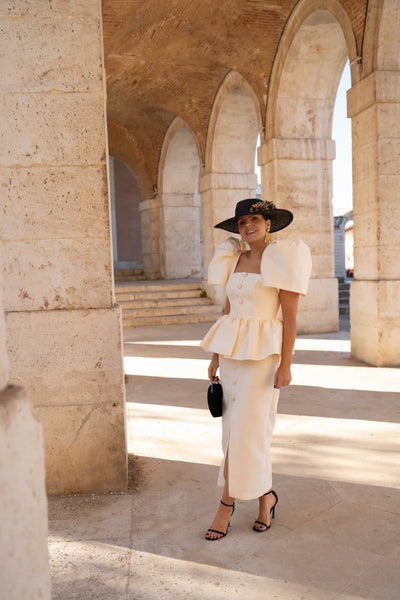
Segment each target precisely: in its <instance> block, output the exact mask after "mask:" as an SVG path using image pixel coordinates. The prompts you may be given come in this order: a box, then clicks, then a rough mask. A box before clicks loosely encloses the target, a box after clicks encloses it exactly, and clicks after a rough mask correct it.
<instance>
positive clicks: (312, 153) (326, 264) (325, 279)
mask: <svg viewBox="0 0 400 600" xmlns="http://www.w3.org/2000/svg"><path fill="white" fill-rule="evenodd" d="M334 158H335V142H334V141H333V140H331V139H298V138H293V139H283V138H271V139H269V140H267V141H266V142H265V143H264V144H263V145H262V146H260V148H259V149H258V164H259V165H260V167H261V183H262V197H263V199H265V200H272V201H273V202H275V204H276V205H277V206H278V208H287V209H289V210H291V211H292V212H293V214H294V221H293V222H292V224H291V225H290V226H289V228H288V229H285V230H283V231H282V233H277V234H273V237H277V238H279V237H290V238H293V239H302V240H303V241H304V242H305V243H306V244H308V245H309V246H310V249H311V254H312V260H313V271H312V276H311V277H312V278H311V281H310V286H309V291H308V295H307V296H306V297H305V298H303V299H301V302H300V305H299V314H298V332H299V333H318V332H327V331H337V330H338V327H339V312H338V283H337V279H336V278H335V276H334V275H335V273H334V269H335V267H334V251H333V216H332V204H331V198H332V160H333V159H334Z"/></svg>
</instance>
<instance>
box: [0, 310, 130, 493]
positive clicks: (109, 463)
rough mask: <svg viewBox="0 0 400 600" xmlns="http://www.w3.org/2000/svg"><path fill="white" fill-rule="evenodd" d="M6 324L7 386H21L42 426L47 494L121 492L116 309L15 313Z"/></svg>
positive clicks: (121, 392) (120, 373) (121, 409)
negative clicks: (17, 384)
mask: <svg viewBox="0 0 400 600" xmlns="http://www.w3.org/2000/svg"><path fill="white" fill-rule="evenodd" d="M6 322H7V327H8V331H9V336H8V348H9V355H10V379H11V380H12V381H16V382H19V383H22V384H23V385H24V386H25V387H26V389H27V391H28V392H29V394H30V397H31V399H32V401H33V404H34V405H35V409H38V410H39V411H40V417H41V419H42V422H43V426H44V435H45V450H46V465H47V469H48V471H47V484H48V489H49V491H51V492H52V493H63V492H65V491H70V492H72V491H75V492H86V491H90V490H107V489H108V490H112V489H115V490H116V489H118V490H121V489H124V488H125V485H126V460H125V458H126V457H125V452H126V441H125V440H126V436H125V395H124V381H123V367H122V349H121V322H120V310H119V307H114V308H111V309H108V310H100V309H99V310H87V311H85V310H68V311H63V310H56V311H43V312H30V313H28V312H12V313H8V314H7V315H6ZM92 463H93V468H91V464H92Z"/></svg>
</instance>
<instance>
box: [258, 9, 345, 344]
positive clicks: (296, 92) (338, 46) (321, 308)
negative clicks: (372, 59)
mask: <svg viewBox="0 0 400 600" xmlns="http://www.w3.org/2000/svg"><path fill="white" fill-rule="evenodd" d="M315 5H316V3H315V2H314V3H309V2H302V3H300V4H299V5H298V7H297V8H296V10H295V11H294V12H293V14H292V17H291V19H290V20H289V22H288V26H287V29H286V31H285V33H284V35H283V36H282V39H281V42H280V46H279V49H278V53H277V56H276V59H275V63H274V67H273V72H272V77H271V85H270V93H269V98H268V104H267V113H266V135H265V142H264V144H263V145H262V147H261V148H260V150H259V164H260V165H261V169H262V192H263V197H267V198H270V199H272V200H273V201H274V202H275V203H276V205H277V206H279V207H281V208H288V209H289V210H292V211H293V213H294V215H295V220H294V222H293V224H292V225H291V226H290V237H292V238H300V239H303V240H304V241H305V242H306V243H307V244H308V245H309V246H310V248H311V253H312V257H313V273H312V279H311V282H310V288H309V294H308V296H307V298H306V299H304V301H303V302H302V303H301V305H300V310H299V331H300V332H302V333H307V332H310V333H311V332H318V331H320V332H327V331H336V330H337V329H338V325H339V323H338V284H337V279H336V278H335V272H334V250H333V211H332V160H333V159H334V157H335V143H334V141H333V140H332V118H333V108H334V103H335V98H336V92H337V88H338V84H339V80H340V77H341V74H342V72H343V68H344V65H345V62H346V60H347V58H348V57H349V56H350V58H351V59H352V58H353V57H355V56H356V47H355V41H354V34H353V31H352V28H351V25H350V23H349V21H348V17H347V15H346V13H345V12H344V10H343V8H342V7H341V6H340V5H339V3H336V2H332V1H326V2H324V1H321V2H320V5H321V9H317V10H315V8H316V6H315ZM328 9H329V10H328ZM278 235H279V234H278ZM282 235H287V234H286V232H284V234H282Z"/></svg>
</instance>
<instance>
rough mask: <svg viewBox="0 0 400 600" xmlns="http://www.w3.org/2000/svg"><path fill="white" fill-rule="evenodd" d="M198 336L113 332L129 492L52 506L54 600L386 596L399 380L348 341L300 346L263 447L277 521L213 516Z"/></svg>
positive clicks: (399, 373) (252, 510) (391, 557)
mask: <svg viewBox="0 0 400 600" xmlns="http://www.w3.org/2000/svg"><path fill="white" fill-rule="evenodd" d="M207 328H208V325H207V324H197V325H180V326H174V325H170V326H164V327H148V328H137V329H128V330H126V331H125V359H124V363H125V372H126V374H127V414H128V448H129V452H130V453H131V455H132V456H131V460H130V464H131V468H130V475H131V479H130V489H129V493H127V494H107V495H89V496H70V497H60V498H51V499H50V501H49V505H50V506H49V509H50V559H51V565H52V571H53V599H54V600H56V599H62V600H70V599H72V598H78V599H80V600H81V599H82V600H83V599H92V598H93V599H96V600H103V599H104V600H106V599H107V600H108V599H110V600H167V599H168V600H169V599H171V600H172V599H174V600H181V599H182V600H188V599H194V600H219V599H225V598H226V599H228V598H230V599H231V598H238V599H239V600H242V599H243V600H256V599H257V600H258V599H260V600H270V599H271V600H272V599H275V598H278V599H284V600H303V599H304V600H309V599H310V600H311V599H312V600H325V599H327V600H328V599H329V600H331V599H338V600H361V599H366V600H367V599H368V600H392V599H393V600H398V599H399V598H400V569H399V565H400V542H399V540H400V515H399V513H400V491H399V488H400V458H399V439H400V436H399V434H400V426H399V422H400V418H399V417H400V370H399V369H390V368H385V369H375V368H372V367H368V366H366V365H364V364H363V363H359V362H358V361H356V360H354V359H352V358H351V357H350V353H349V350H350V342H349V340H348V336H349V334H348V332H342V333H339V334H327V335H318V336H301V337H300V338H299V339H298V341H297V344H296V352H295V356H294V366H293V382H292V384H291V386H290V387H288V388H285V389H284V390H283V391H282V392H281V398H280V403H279V415H278V420H277V425H276V428H275V433H274V440H273V470H274V489H275V490H276V491H277V493H278V495H279V503H278V506H277V511H276V518H275V520H274V521H273V526H272V527H271V529H270V530H269V531H268V532H266V533H262V534H257V533H255V532H253V531H252V522H253V520H254V518H255V517H256V515H257V501H250V502H242V501H238V502H237V505H236V512H235V514H234V517H233V519H232V526H231V528H230V530H229V535H228V536H227V537H226V538H224V539H223V540H222V541H218V542H209V541H206V540H204V532H205V530H206V529H207V527H208V526H209V524H210V522H211V520H212V518H213V515H214V512H215V510H216V508H217V502H218V498H219V491H217V489H216V486H215V483H216V477H217V470H218V465H219V463H220V460H221V451H220V419H213V418H212V417H211V416H210V415H209V413H208V410H207V407H206V400H205V398H206V389H207V385H208V383H207V381H206V373H207V365H208V356H207V355H206V353H204V352H203V351H202V350H201V349H200V348H199V347H198V342H199V340H200V339H201V337H202V336H203V334H204V333H205V331H206V330H207Z"/></svg>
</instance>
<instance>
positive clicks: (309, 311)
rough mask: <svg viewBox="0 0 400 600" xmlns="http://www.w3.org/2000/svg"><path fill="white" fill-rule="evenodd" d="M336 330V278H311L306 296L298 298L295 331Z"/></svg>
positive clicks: (337, 312)
mask: <svg viewBox="0 0 400 600" xmlns="http://www.w3.org/2000/svg"><path fill="white" fill-rule="evenodd" d="M338 330H339V310H338V281H337V279H336V278H334V277H330V278H327V279H311V280H310V285H309V287H308V294H307V296H305V297H304V298H300V302H299V311H298V317H297V333H298V334H307V333H328V332H331V331H338Z"/></svg>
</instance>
